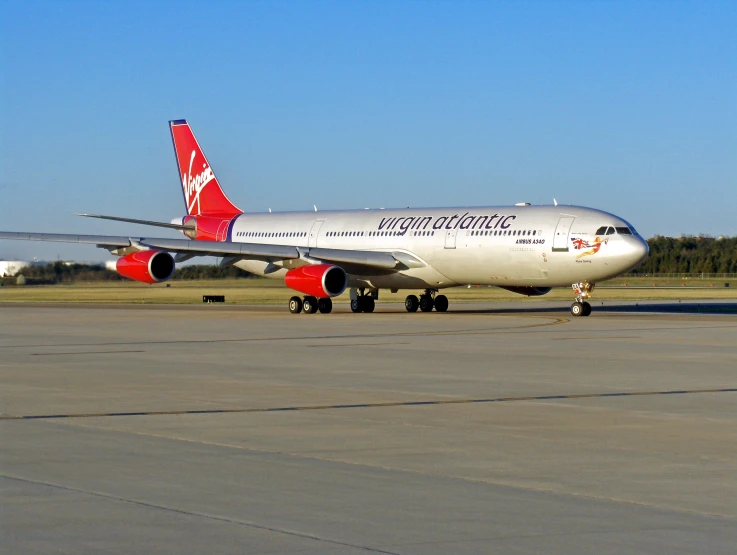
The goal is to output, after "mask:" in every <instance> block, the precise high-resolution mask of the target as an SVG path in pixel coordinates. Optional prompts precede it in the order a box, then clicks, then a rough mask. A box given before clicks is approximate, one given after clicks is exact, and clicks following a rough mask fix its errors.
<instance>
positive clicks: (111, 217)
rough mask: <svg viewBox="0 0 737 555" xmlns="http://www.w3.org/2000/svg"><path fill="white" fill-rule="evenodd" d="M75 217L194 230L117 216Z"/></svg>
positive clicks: (189, 226)
mask: <svg viewBox="0 0 737 555" xmlns="http://www.w3.org/2000/svg"><path fill="white" fill-rule="evenodd" d="M75 216H83V217H85V218H98V219H100V220H113V221H116V222H126V223H129V224H140V225H150V226H154V227H166V228H169V229H176V230H177V231H187V230H191V229H193V228H194V224H190V225H186V224H185V225H182V224H169V223H165V222H152V221H151V220H136V219H133V218H119V217H118V216H101V215H100V214H75Z"/></svg>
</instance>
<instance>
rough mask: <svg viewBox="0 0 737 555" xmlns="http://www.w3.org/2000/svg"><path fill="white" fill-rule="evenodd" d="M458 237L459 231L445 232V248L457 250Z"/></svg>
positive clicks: (448, 230)
mask: <svg viewBox="0 0 737 555" xmlns="http://www.w3.org/2000/svg"><path fill="white" fill-rule="evenodd" d="M457 235H458V230H457V229H446V230H445V248H446V249H454V248H456V237H457Z"/></svg>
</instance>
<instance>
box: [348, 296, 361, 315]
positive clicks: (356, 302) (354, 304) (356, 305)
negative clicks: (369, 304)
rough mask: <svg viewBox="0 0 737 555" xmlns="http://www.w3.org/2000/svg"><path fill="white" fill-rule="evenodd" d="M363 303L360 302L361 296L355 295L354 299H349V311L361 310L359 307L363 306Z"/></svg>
mask: <svg viewBox="0 0 737 555" xmlns="http://www.w3.org/2000/svg"><path fill="white" fill-rule="evenodd" d="M362 305H363V303H362V302H361V297H356V298H355V299H351V311H353V312H361V309H362V308H363V306H362Z"/></svg>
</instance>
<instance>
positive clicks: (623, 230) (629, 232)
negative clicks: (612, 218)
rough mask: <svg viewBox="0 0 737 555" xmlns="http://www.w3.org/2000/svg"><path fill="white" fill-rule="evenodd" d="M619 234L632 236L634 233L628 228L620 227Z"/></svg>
mask: <svg viewBox="0 0 737 555" xmlns="http://www.w3.org/2000/svg"><path fill="white" fill-rule="evenodd" d="M617 233H619V234H620V235H632V232H631V231H630V228H628V227H618V228H617Z"/></svg>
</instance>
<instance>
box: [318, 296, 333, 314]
mask: <svg viewBox="0 0 737 555" xmlns="http://www.w3.org/2000/svg"><path fill="white" fill-rule="evenodd" d="M317 310H319V311H320V314H330V312H331V311H332V310H333V301H332V300H331V299H328V298H324V299H320V300H319V301H317Z"/></svg>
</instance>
